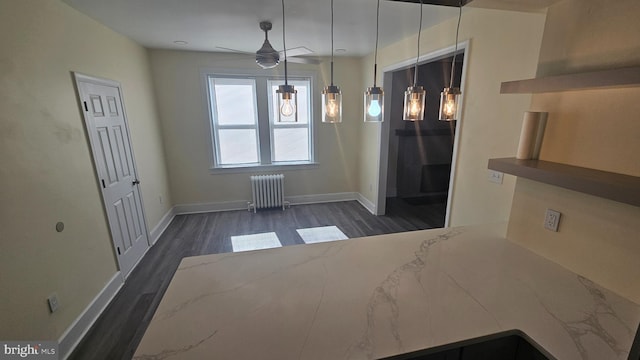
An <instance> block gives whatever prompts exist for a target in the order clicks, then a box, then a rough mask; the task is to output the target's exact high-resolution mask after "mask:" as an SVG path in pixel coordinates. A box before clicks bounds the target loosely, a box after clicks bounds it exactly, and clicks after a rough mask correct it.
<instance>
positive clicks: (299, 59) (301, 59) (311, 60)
mask: <svg viewBox="0 0 640 360" xmlns="http://www.w3.org/2000/svg"><path fill="white" fill-rule="evenodd" d="M288 55H289V51H288V50H287V61H289V62H292V63H298V64H313V65H318V64H320V63H321V62H322V61H320V59H316V58H308V57H289V56H288Z"/></svg>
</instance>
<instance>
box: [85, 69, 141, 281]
mask: <svg viewBox="0 0 640 360" xmlns="http://www.w3.org/2000/svg"><path fill="white" fill-rule="evenodd" d="M76 82H77V85H78V92H79V95H80V101H81V105H82V107H83V109H82V110H83V111H84V114H85V123H86V126H87V132H88V133H89V139H90V142H91V148H92V151H93V157H94V161H95V164H96V171H97V173H98V181H99V182H100V184H99V185H100V188H101V189H102V196H103V199H104V205H105V207H106V212H107V218H108V220H109V227H110V230H111V237H112V240H113V244H114V250H115V254H116V257H117V259H118V263H119V266H120V271H121V273H122V275H123V276H124V277H127V276H128V275H129V273H130V272H131V270H132V269H133V267H134V266H135V265H136V264H137V262H138V261H139V260H140V258H141V257H142V256H143V255H144V253H145V252H146V251H147V249H148V247H149V243H148V241H147V239H148V235H147V227H146V224H145V221H144V213H143V209H142V198H141V195H140V186H139V184H140V182H139V181H138V179H137V176H136V169H135V165H134V158H133V153H132V151H131V143H130V139H129V131H128V126H127V120H126V118H125V114H124V108H123V105H122V97H121V96H120V95H121V92H120V86H119V84H117V83H113V82H110V81H105V80H99V79H93V78H89V77H86V76H83V75H78V74H76Z"/></svg>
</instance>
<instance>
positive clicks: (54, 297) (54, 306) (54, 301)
mask: <svg viewBox="0 0 640 360" xmlns="http://www.w3.org/2000/svg"><path fill="white" fill-rule="evenodd" d="M47 302H48V303H49V311H50V312H52V313H54V312H55V311H56V310H58V306H60V303H59V302H58V294H56V293H53V294H51V295H49V297H48V298H47Z"/></svg>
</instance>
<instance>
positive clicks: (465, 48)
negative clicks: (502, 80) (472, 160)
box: [375, 40, 471, 227]
mask: <svg viewBox="0 0 640 360" xmlns="http://www.w3.org/2000/svg"><path fill="white" fill-rule="evenodd" d="M470 47H471V40H466V41H463V42H459V43H458V53H459V54H460V53H462V54H464V61H463V63H462V74H461V81H460V91H461V92H462V95H460V110H459V114H460V118H459V119H458V122H457V124H456V131H455V134H454V142H453V154H452V155H451V173H450V174H449V193H448V194H447V210H446V213H445V220H444V226H445V227H449V222H450V220H451V204H452V198H453V193H454V184H455V177H456V163H457V160H458V150H459V148H460V133H461V131H462V127H463V126H464V121H463V120H464V108H465V107H464V102H465V91H464V88H465V79H466V75H467V65H468V64H469V53H470ZM455 50H456V46H455V44H454V45H451V46H449V47H446V48H442V49H439V50H435V51H432V52H430V53H427V54H424V55H420V56H419V57H418V64H419V65H420V64H424V63H429V62H433V61H437V60H439V59H443V58H446V57H449V56H451V55H453V53H454V52H455ZM415 63H416V60H415V58H413V59H407V60H404V61H401V62H398V63H395V64H392V65H389V66H385V67H384V68H383V69H382V73H383V80H382V84H383V89H384V92H385V97H384V107H385V108H386V109H391V95H392V94H391V93H392V91H393V90H392V89H393V86H392V80H393V72H395V71H398V70H402V69H406V68H408V67H411V66H414V65H415ZM390 122H391V114H390V112H389V111H386V112H385V113H384V121H383V122H382V124H381V125H382V126H381V127H380V134H379V139H378V140H379V144H380V154H379V156H378V194H377V199H376V206H375V209H376V215H384V214H385V208H386V204H387V173H388V167H389V135H390V134H389V131H390V126H391V125H390Z"/></svg>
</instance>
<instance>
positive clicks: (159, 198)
mask: <svg viewBox="0 0 640 360" xmlns="http://www.w3.org/2000/svg"><path fill="white" fill-rule="evenodd" d="M158 200H160V204H162V203H163V202H164V199H163V198H162V195H160V196H158Z"/></svg>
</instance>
